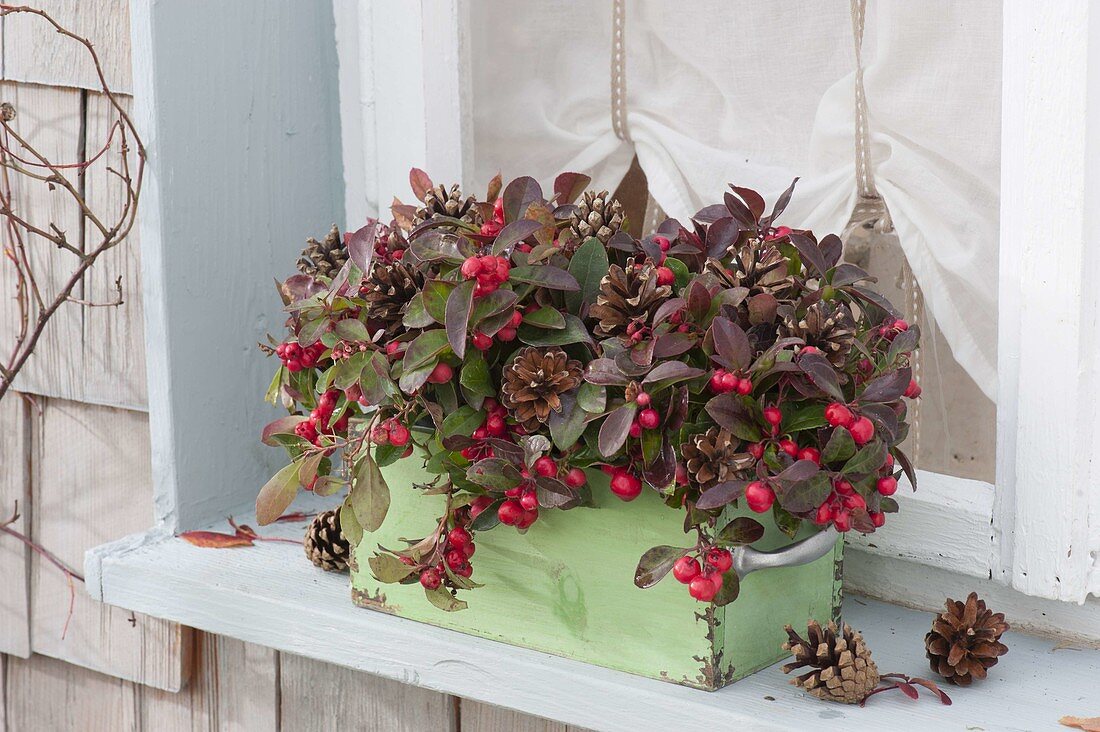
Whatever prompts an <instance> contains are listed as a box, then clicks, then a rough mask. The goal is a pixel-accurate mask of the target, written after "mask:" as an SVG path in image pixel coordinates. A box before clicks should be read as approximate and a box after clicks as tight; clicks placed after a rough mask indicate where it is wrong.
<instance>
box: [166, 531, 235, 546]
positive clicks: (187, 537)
mask: <svg viewBox="0 0 1100 732" xmlns="http://www.w3.org/2000/svg"><path fill="white" fill-rule="evenodd" d="M179 537H180V538H181V539H183V540H184V541H186V542H187V543H188V544H194V545H195V546H201V547H203V548H206V549H228V548H230V547H237V546H252V543H253V542H252V539H250V538H249V537H247V536H242V535H240V534H223V533H221V532H218V531H185V532H183V533H182V534H180V535H179Z"/></svg>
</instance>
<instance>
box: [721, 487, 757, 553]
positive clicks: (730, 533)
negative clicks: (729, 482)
mask: <svg viewBox="0 0 1100 732" xmlns="http://www.w3.org/2000/svg"><path fill="white" fill-rule="evenodd" d="M717 487H718V486H715V488H717ZM763 537H764V525H763V524H761V523H760V522H759V521H757V520H756V519H752V518H749V517H748V516H738V517H737V518H735V519H734V520H733V521H730V522H729V523H728V524H726V525H725V526H723V527H722V530H721V531H719V532H718V541H720V542H722V543H724V544H752V543H754V542H757V541H760V539H762V538H763Z"/></svg>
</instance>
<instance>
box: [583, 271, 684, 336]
mask: <svg viewBox="0 0 1100 732" xmlns="http://www.w3.org/2000/svg"><path fill="white" fill-rule="evenodd" d="M671 296H672V287H670V286H669V285H658V284H657V273H656V269H655V268H654V266H653V264H652V263H651V262H646V263H645V264H640V265H635V263H634V260H633V259H628V260H627V261H626V269H623V268H622V267H620V266H619V265H617V264H613V265H611V268H610V270H609V271H608V273H607V274H606V275H604V277H603V279H602V280H601V281H600V294H599V295H597V296H596V302H595V304H594V305H593V306H592V307H591V308H589V310H588V314H589V316H590V317H593V318H596V319H598V320H599V321H600V322H599V324H598V325H597V326H596V333H597V334H598V335H603V336H620V337H626V336H628V335H629V333H627V329H628V328H629V327H630V326H631V325H632V324H636V325H645V324H647V323H648V322H649V319H650V316H652V315H653V312H654V311H655V310H657V308H659V307H660V306H661V304H662V303H663V302H665V300H667V299H668V298H669V297H671Z"/></svg>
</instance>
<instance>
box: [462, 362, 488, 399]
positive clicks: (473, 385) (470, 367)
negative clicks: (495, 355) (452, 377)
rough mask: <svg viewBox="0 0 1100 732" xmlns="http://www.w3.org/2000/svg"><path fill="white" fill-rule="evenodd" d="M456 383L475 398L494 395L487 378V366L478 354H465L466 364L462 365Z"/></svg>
mask: <svg viewBox="0 0 1100 732" xmlns="http://www.w3.org/2000/svg"><path fill="white" fill-rule="evenodd" d="M458 383H459V384H461V385H462V386H463V387H464V388H466V389H467V390H469V392H470V393H471V394H474V395H475V396H479V397H491V396H495V395H496V389H494V388H493V382H492V379H490V377H489V365H488V364H487V363H485V359H484V357H482V355H481V354H480V353H469V354H467V356H466V363H464V364H463V365H462V371H461V372H460V373H459V376H458Z"/></svg>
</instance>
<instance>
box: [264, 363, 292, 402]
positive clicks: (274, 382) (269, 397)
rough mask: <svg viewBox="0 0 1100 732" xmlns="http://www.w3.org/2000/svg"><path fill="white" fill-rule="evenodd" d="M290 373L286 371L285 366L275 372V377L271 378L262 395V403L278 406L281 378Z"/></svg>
mask: <svg viewBox="0 0 1100 732" xmlns="http://www.w3.org/2000/svg"><path fill="white" fill-rule="evenodd" d="M288 373H290V372H289V371H287V370H286V366H280V367H279V368H278V369H276V370H275V375H274V376H272V377H271V383H270V384H268V386H267V393H266V394H264V401H265V402H267V403H268V404H275V405H278V403H279V392H280V391H281V390H282V387H283V376H285V375H286V374H288Z"/></svg>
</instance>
